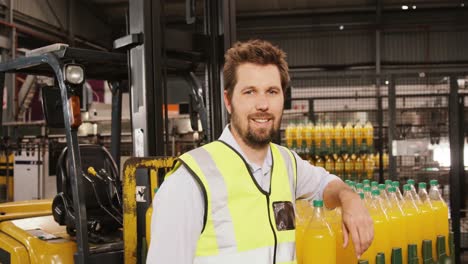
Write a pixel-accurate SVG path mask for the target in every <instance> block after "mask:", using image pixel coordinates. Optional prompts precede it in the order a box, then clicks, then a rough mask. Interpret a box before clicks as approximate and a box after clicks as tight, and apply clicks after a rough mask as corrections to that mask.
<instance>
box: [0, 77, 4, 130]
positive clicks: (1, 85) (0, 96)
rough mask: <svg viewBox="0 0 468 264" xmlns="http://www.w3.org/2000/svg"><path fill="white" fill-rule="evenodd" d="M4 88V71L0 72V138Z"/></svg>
mask: <svg viewBox="0 0 468 264" xmlns="http://www.w3.org/2000/svg"><path fill="white" fill-rule="evenodd" d="M4 88H5V73H0V138H1V137H2V136H3V125H2V124H3V123H2V121H3V89H4Z"/></svg>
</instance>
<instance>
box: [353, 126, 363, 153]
mask: <svg viewBox="0 0 468 264" xmlns="http://www.w3.org/2000/svg"><path fill="white" fill-rule="evenodd" d="M353 134H354V140H355V142H356V147H357V148H360V147H361V145H362V139H363V137H364V135H363V134H362V125H361V123H360V122H357V123H356V125H354V130H353Z"/></svg>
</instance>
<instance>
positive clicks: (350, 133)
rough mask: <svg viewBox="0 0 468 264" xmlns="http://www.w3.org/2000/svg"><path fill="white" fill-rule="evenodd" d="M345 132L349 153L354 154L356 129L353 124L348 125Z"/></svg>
mask: <svg viewBox="0 0 468 264" xmlns="http://www.w3.org/2000/svg"><path fill="white" fill-rule="evenodd" d="M343 130H344V139H345V141H346V148H347V149H348V152H350V153H351V152H353V138H354V131H353V130H354V128H353V125H352V124H351V122H348V123H346V125H345V127H344V128H343Z"/></svg>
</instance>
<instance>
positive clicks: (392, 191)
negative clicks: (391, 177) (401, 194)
mask: <svg viewBox="0 0 468 264" xmlns="http://www.w3.org/2000/svg"><path fill="white" fill-rule="evenodd" d="M388 192H391V193H394V192H396V188H395V187H389V188H388Z"/></svg>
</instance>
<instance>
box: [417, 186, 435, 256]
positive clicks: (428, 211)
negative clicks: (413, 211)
mask: <svg viewBox="0 0 468 264" xmlns="http://www.w3.org/2000/svg"><path fill="white" fill-rule="evenodd" d="M426 187H427V186H426V183H425V182H420V183H419V185H418V196H419V198H420V201H419V209H420V210H421V212H422V215H423V218H424V219H425V223H427V224H426V227H427V228H424V229H423V230H424V232H423V236H424V239H427V240H432V257H433V258H434V259H435V257H436V252H435V250H436V242H435V240H434V238H435V237H437V224H436V215H435V209H434V208H433V207H432V203H431V200H430V199H429V194H427V191H426Z"/></svg>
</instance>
